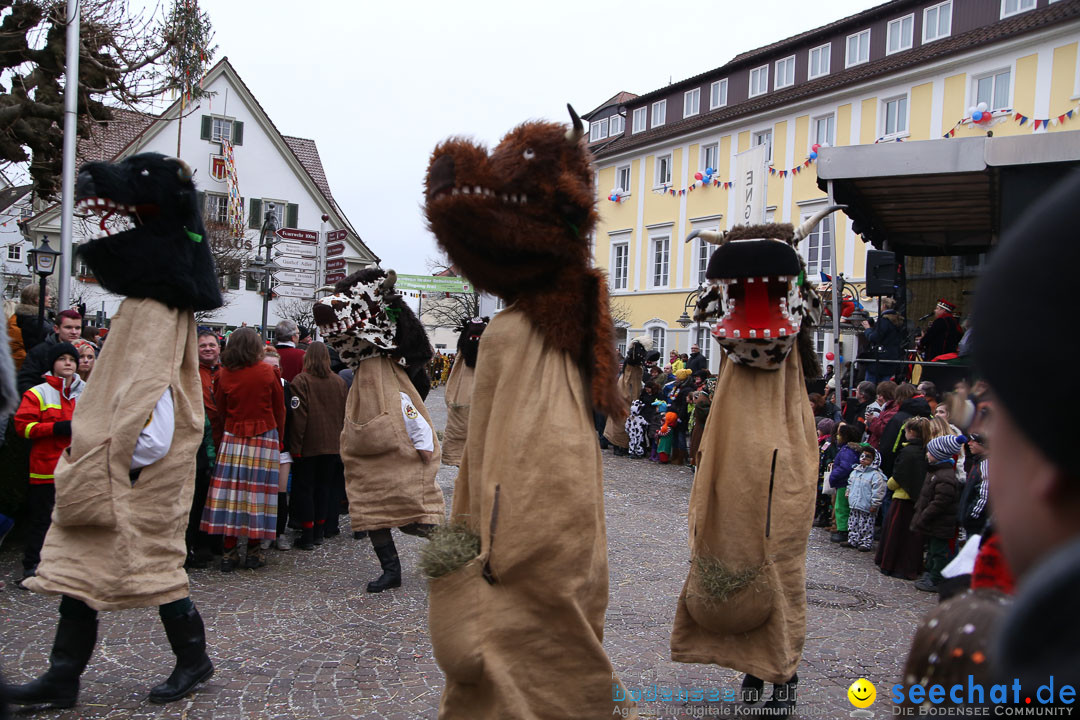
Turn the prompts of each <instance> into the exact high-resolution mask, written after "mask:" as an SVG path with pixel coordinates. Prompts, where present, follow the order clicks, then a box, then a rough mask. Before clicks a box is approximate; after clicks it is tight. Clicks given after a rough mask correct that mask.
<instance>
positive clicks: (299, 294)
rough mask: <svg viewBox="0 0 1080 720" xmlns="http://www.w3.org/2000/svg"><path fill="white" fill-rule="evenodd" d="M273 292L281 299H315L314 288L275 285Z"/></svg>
mask: <svg viewBox="0 0 1080 720" xmlns="http://www.w3.org/2000/svg"><path fill="white" fill-rule="evenodd" d="M274 292H275V293H277V294H278V295H280V296H282V297H294V298H303V299H305V300H312V299H314V297H315V289H314V288H311V287H302V286H300V285H277V286H276V287H274Z"/></svg>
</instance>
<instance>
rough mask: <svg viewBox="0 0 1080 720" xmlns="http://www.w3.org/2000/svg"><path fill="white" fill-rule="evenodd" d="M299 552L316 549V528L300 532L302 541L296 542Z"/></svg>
mask: <svg viewBox="0 0 1080 720" xmlns="http://www.w3.org/2000/svg"><path fill="white" fill-rule="evenodd" d="M295 547H296V549H297V550H314V549H315V528H304V529H302V530H301V531H300V539H299V540H297V541H296V545H295Z"/></svg>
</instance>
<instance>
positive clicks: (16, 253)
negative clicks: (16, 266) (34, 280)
mask: <svg viewBox="0 0 1080 720" xmlns="http://www.w3.org/2000/svg"><path fill="white" fill-rule="evenodd" d="M7 259H8V261H9V262H20V261H21V260H22V245H21V244H19V243H12V244H11V245H8V248H7Z"/></svg>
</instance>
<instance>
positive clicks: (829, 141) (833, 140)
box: [810, 113, 836, 147]
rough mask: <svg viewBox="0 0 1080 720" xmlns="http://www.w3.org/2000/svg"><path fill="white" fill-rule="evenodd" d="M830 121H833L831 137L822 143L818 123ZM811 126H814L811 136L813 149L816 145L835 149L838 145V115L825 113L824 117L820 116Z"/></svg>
mask: <svg viewBox="0 0 1080 720" xmlns="http://www.w3.org/2000/svg"><path fill="white" fill-rule="evenodd" d="M828 120H832V133H831V137H829V138H827V140H826V141H825V142H822V141H821V138H819V137H818V123H820V122H822V121H828ZM811 124H812V126H813V128H812V130H813V132H811V134H810V147H813V146H814V145H815V144H818V145H828V146H829V147H833V146H835V145H836V113H825V114H824V115H818V116H817V117H815V118H814V119H813V120H812V122H811Z"/></svg>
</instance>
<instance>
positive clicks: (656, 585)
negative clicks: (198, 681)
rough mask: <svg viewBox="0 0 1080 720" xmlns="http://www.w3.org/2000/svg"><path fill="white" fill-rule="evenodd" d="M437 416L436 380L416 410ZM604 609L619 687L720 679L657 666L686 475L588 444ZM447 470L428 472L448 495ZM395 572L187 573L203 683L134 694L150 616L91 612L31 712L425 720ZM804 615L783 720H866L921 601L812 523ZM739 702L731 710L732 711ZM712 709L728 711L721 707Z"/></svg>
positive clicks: (406, 547) (43, 634)
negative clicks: (598, 482) (63, 668)
mask: <svg viewBox="0 0 1080 720" xmlns="http://www.w3.org/2000/svg"><path fill="white" fill-rule="evenodd" d="M428 405H429V407H430V410H431V411H432V415H433V418H434V421H435V424H436V426H437V427H440V428H441V427H442V426H443V425H444V423H445V415H446V414H445V405H444V401H443V394H442V389H441V388H439V389H437V390H435V391H434V392H432V394H431V396H430V397H429V403H428ZM604 472H605V499H606V503H607V518H608V550H609V556H610V568H611V590H610V603H609V605H608V612H607V625H606V631H605V637H604V645H605V647H606V648H607V650H608V653H609V654H610V656H611V659H612V662H613V664H614V666H615V668H616V670H617V671H618V672H619V674H620V677H621V678H622V680H623V683H624V684H625V685H626V686H628V687H630V688H636V687H645V686H648V685H652V684H656V685H657V686H660V687H663V686H667V687H669V688H673V689H674V688H685V689H689V688H714V687H717V688H720V689H721V691H722V692H723V691H724V690H726V689H734V688H736V687H737V685H738V676H737V675H736V673H734V672H732V671H730V670H726V669H723V668H718V667H713V666H704V665H684V664H679V663H674V662H671V660H670V659H669V652H668V639H669V631H670V628H671V623H672V619H673V617H674V613H675V601H676V598H677V596H678V593H679V590H680V589H681V586H682V582H683V580H684V578H685V575H686V571H687V569H688V549H687V544H686V533H687V529H686V507H687V502H688V499H689V493H690V485H691V481H692V478H691V474H690V471H689V470H688V469H685V468H680V467H669V466H659V465H655V464H653V463H650V462H648V461H641V460H638V461H634V460H628V459H626V458H616V457H613V456H612V455H611V453H610V452H606V453H605V454H604ZM456 474H457V470H456V468H450V467H444V468H443V469H442V470H441V471H440V473H439V476H438V479H439V482H440V484H441V485H442V487H443V490H444V491H445V492H446V493H447V501H448V504H449V498H450V494H451V491H452V489H453V484H454V477H455V476H456ZM396 542H397V544H398V549H399V552H400V554H401V557H402V562H403V566H404V578H403V587H402V588H401V589H400V590H394V591H389V592H385V593H382V594H378V595H368V594H367V593H365V592H364V585H365V584H366V583H367V581H368V580H370V579H372V578H374V577H375V576H377V575H378V563H377V561H376V558H375V555H374V553H373V552H372V550H371V545H370V543H369V542H368V541H367V540H362V541H356V540H353V539H352V537H351V533H347V532H342V534H341V535H340V536H338V537H336V538H333V539H332V540H330V541H328V542H327V543H325V544H324V545H323V546H322V547H320V548H317V549H316V550H315V552H307V553H305V552H301V551H290V552H274V551H271V553H270V565H269V567H267V568H264V569H261V570H257V571H251V570H240V571H237V572H234V573H232V574H231V575H224V574H222V573H220V572H218V571H217V570H197V571H193V572H192V575H191V589H192V597H193V599H194V600H195V602H196V604H197V605H198V607H199V610H200V612H201V613H202V615H203V617H204V619H205V620H206V625H207V628H208V631H209V632H208V635H209V642H210V654H211V656H212V657H213V659H214V662H215V664H216V666H217V672H216V674H215V675H214V677H213V678H212V679H211V680H210V682H209V683H207V684H206V685H205V686H204V687H203V688H202V690H201V691H199V692H197V693H195V694H193V695H191V696H190V697H188V698H186V699H184V700H182V701H179V702H176V703H173V704H171V705H167V706H164V707H161V706H155V705H151V704H149V703H148V702H147V701H146V693H147V691H148V689H149V688H150V687H151V686H152V685H154V684H156V683H157V682H160V681H161V680H162V679H163V678H164V677H165V676H166V675H167V674H168V673H169V671H170V670H171V668H172V662H173V657H172V654H171V652H170V650H169V648H168V645H167V642H166V639H165V634H164V632H163V630H162V628H161V624H160V622H159V621H158V619H157V612H156V610H155V609H145V610H129V611H124V612H120V613H103V614H102V622H101V630H100V636H99V641H98V647H97V650H96V651H95V653H94V656H93V659H92V660H91V661H90V666H89V667H88V668H87V671H86V673H85V674H84V675H83V679H82V690H81V694H80V703H79V705H78V706H77V707H76V708H74V709H72V710H67V711H44V712H40V713H38V714H37V715H35V717H42V718H64V719H65V720H68V719H70V720H74V719H76V718H133V719H134V718H182V719H183V718H191V719H192V720H194V719H196V718H197V719H209V718H252V719H254V718H305V719H306V718H319V719H320V720H335V719H338V718H364V719H367V718H387V719H390V720H415V719H416V718H435V717H436V710H437V708H438V703H439V695H440V693H441V690H442V685H443V678H442V673H441V672H440V671H439V668H438V666H437V665H436V664H435V661H434V659H433V657H432V654H431V644H430V642H429V641H428V636H427V596H426V592H425V582H424V580H423V579H422V578H421V577H420V575H419V574H418V573H417V571H416V560H417V548H418V547H419V545H420V543H421V542H423V541H422V540H419V539H417V538H413V537H408V536H405V535H400V534H396ZM18 559H19V555H18V554H17V549H16V548H14V547H5V548H4V549H3V552H2V554H0V576H2V577H3V578H5V579H7V580H8V585H7V589H6V590H5V591H3V592H0V666H2V667H3V669H4V672H5V674H6V677H7V679H8V680H9V681H13V682H24V681H26V680H29V679H30V678H32V677H34V676H36V675H37V674H38V673H40V672H42V671H43V670H44V669H45V668H46V664H47V657H48V652H49V648H50V646H51V642H52V636H53V633H54V629H55V625H56V607H57V600H56V599H55V598H50V597H41V596H38V595H34V594H32V593H27V592H23V591H21V590H18V589H15V588H14V587H13V583H12V582H11V579H12V578H14V577H15V575H16V570H17V567H18ZM807 578H808V586H809V592H808V599H809V608H808V626H807V640H806V651H805V653H804V655H803V663H802V666H801V667H800V668H799V678H800V699H799V712H798V716H799V717H804V718H811V717H813V718H837V717H846V716H847V715H848V713H849V712H850V711H851V710H852V708H851V706H850V705H849V704H848V702H847V699H846V691H847V687H848V685H850V684H851V682H852V681H853V680H855V679H856V678H858V677H866V678H868V679H870V680H871V681H872V682H874V683H876V684H877V685H878V696H879V697H880V698H882V700H881V701H879V702H878V703H877V709H876V713H877V716H878V717H886V716H887V708H886V705H887V701H886V700H885V698H886V697H887V691H886V690H885V688H886V687H887V686H889V685H891V684H892V683H894V682H896V679H897V678H898V676H899V674H900V668H901V666H902V664H903V660H904V657H905V656H906V653H907V648H908V645H909V643H910V639H911V635H912V633H913V631H914V628H915V625H916V623H917V621H918V618H919V617H920V616H921V615H922V614H924V613H925V612H927V611H928V610H929V609H930V608H931V607H933V602H934V598H932V597H930V596H928V595H926V594H924V593H920V592H918V591H917V590H915V589H913V588H912V586H911V583H909V582H904V581H901V580H897V579H893V578H888V577H885V576H883V575H881V574H880V573H879V572H878V571H877V569H876V568H875V567H874V564H873V562H872V560H871V557H870V556H869V555H868V554H866V553H858V552H856V551H853V550H845V549H842V548H839V547H837V546H836V545H834V544H831V543H829V542H828V537H827V535H826V534H825V531H824V530H821V529H815V530H814V531H813V534H812V536H811V540H810V552H809V557H808V559H807ZM740 707H741V706H740ZM724 708H725V709H727V710H729V712H730V711H733V710H734V709H735V706H734V704H733V703H727V704H726V706H724ZM639 710H640V713H641V716H642V717H645V718H663V717H684V718H686V717H709V716H710V714H709V713H710V712H715V711H716V708H707V707H705V706H700V705H699V706H696V707H695V706H692V705H690V706H688V705H686V704H685V703H679V702H674V701H673V702H659V701H658V702H646V703H643V704H642V705H641V706H640V708H639ZM568 720H569V719H568Z"/></svg>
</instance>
